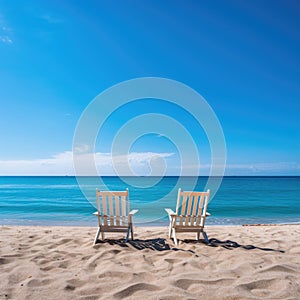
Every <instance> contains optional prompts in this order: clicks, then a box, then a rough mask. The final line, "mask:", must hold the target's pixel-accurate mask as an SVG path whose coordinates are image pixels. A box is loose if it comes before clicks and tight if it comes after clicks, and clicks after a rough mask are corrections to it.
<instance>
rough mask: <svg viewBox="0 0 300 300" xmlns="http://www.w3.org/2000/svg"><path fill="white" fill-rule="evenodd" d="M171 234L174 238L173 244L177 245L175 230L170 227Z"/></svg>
mask: <svg viewBox="0 0 300 300" xmlns="http://www.w3.org/2000/svg"><path fill="white" fill-rule="evenodd" d="M172 233H173V234H172V235H173V238H174V243H175V245H176V246H177V245H178V241H177V237H176V231H175V228H172Z"/></svg>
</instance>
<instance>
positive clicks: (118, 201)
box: [116, 196, 120, 226]
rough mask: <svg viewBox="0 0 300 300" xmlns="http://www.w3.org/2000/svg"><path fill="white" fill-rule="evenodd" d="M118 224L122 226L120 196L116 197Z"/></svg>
mask: <svg viewBox="0 0 300 300" xmlns="http://www.w3.org/2000/svg"><path fill="white" fill-rule="evenodd" d="M116 226H120V196H117V197H116Z"/></svg>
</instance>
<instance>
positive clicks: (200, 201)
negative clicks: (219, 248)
mask: <svg viewBox="0 0 300 300" xmlns="http://www.w3.org/2000/svg"><path fill="white" fill-rule="evenodd" d="M209 194H210V190H207V192H183V191H182V190H181V189H179V190H178V196H177V205H176V212H174V211H173V210H171V209H170V208H165V210H166V212H167V213H168V215H169V219H170V225H169V238H172V237H173V238H174V242H175V245H177V244H178V242H177V237H176V233H177V232H196V239H197V240H199V237H200V232H202V234H203V236H204V239H205V242H206V243H207V244H208V243H209V240H208V237H207V234H206V232H205V231H204V225H205V219H206V217H207V216H209V215H210V214H209V213H208V212H206V210H207V205H208V201H209Z"/></svg>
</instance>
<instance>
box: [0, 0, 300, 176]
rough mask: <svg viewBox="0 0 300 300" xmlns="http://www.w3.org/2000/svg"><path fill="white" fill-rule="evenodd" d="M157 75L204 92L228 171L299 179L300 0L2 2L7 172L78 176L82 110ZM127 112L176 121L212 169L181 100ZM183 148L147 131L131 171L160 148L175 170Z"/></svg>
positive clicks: (101, 145) (0, 97) (0, 98)
mask: <svg viewBox="0 0 300 300" xmlns="http://www.w3.org/2000/svg"><path fill="white" fill-rule="evenodd" d="M148 76H154V77H164V78H170V79H174V80H177V81H180V82H182V83H184V84H186V85H188V86H190V87H191V88H193V89H195V90H196V91H197V92H198V93H200V94H201V95H202V96H203V97H204V98H205V99H206V100H207V102H208V103H209V104H210V106H211V107H212V108H213V110H214V111H215V113H216V115H217V116H218V118H219V121H220V123H221V125H222V128H223V131H224V135H225V139H226V145H227V169H226V174H227V175H300V2H299V1H297V0H294V1H292V0H287V1H277V0H273V1H268V0H263V1H261V0H260V1H258V0H254V1H237V0H236V1H235V0H229V1H155V0H153V1H134V0H132V1H126V0H125V1H121V0H120V1H73V0H72V1H71V0H68V1H66V0H64V1H56V0H51V1H50V0H48V1H45V0H39V1H37V0H35V1H33V0H28V1H18V0H14V1H10V0H1V1H0V102H1V106H0V107H1V118H0V143H1V144H0V145H1V146H0V175H26V174H27V175H40V174H42V175H65V174H68V175H71V174H72V152H71V151H72V140H73V135H74V130H75V127H76V124H77V122H78V120H79V118H80V115H81V113H82V111H83V110H84V109H85V107H86V106H87V105H88V104H89V103H90V101H91V100H92V99H93V98H94V97H96V96H97V95H98V94H99V93H100V92H102V91H103V90H105V89H107V88H109V87H111V86H112V85H114V84H117V83H119V82H122V81H124V80H129V79H133V78H137V77H148ZM153 103H154V102H153ZM150 107H151V109H150ZM153 107H154V108H155V109H153ZM124 110H125V111H124V115H127V116H128V117H127V119H126V118H125V120H123V121H124V122H126V121H127V120H129V119H130V116H131V117H132V116H134V114H132V111H134V112H135V115H138V113H139V112H140V113H147V112H157V113H165V114H167V115H169V116H172V117H173V118H175V119H178V121H179V122H181V123H182V124H183V125H184V126H187V128H188V130H189V131H190V132H191V134H192V135H193V136H194V138H195V141H196V143H197V145H198V147H199V152H200V156H202V157H203V160H202V161H203V164H204V166H206V167H207V165H209V157H208V156H209V155H208V154H209V151H208V150H207V145H206V146H203V147H202V145H201V146H200V144H202V142H201V141H202V135H203V133H201V130H199V131H198V132H199V136H197V130H195V129H193V126H194V125H193V124H192V122H191V123H189V121H188V118H187V117H186V116H182V113H180V112H178V111H177V109H176V108H172V107H165V106H164V105H163V104H162V103H159V101H158V103H156V104H155V103H154V104H153V105H152V106H149V105H147V103H146V102H145V103H144V105H142V107H138V106H137V107H128V108H127V111H126V108H124ZM110 122H111V123H108V125H107V126H106V127H104V128H103V134H104V136H106V139H103V138H102V139H101V142H98V143H97V147H96V151H97V153H98V154H97V155H98V156H99V163H100V164H101V159H103V155H104V156H105V155H108V154H109V152H110V142H111V140H112V138H113V136H114V134H115V132H116V130H117V128H118V126H119V125H120V126H122V124H120V115H119V114H118V113H117V112H116V115H115V117H113V116H112V118H111V120H110ZM189 126H190V127H189ZM175 146H176V145H175ZM175 146H174V144H173V143H172V141H170V140H168V139H167V138H165V137H161V136H157V135H153V134H152V135H151V134H149V135H147V136H144V137H142V138H141V139H140V140H138V141H136V142H135V143H134V144H133V146H132V153H133V154H131V155H133V156H134V154H137V155H138V157H136V158H134V159H136V160H134V159H133V160H132V161H133V162H135V163H136V166H133V168H136V170H137V173H138V174H141V175H143V174H148V173H149V170H148V169H147V168H148V167H147V163H148V162H149V157H151V155H152V154H153V155H155V154H159V155H161V157H163V158H164V159H165V160H166V162H167V164H168V166H169V169H168V172H167V174H169V175H172V174H174V175H175V174H176V172H177V171H178V168H179V165H180V160H179V154H180V153H179V152H180V149H179V150H178V149H176V147H175ZM179 148H180V147H179ZM201 151H202V153H201ZM101 155H102V156H101ZM149 155H150V156H149ZM143 166H144V167H145V168H144V167H143ZM204 168H205V167H204ZM105 170H106V169H105ZM105 172H107V174H109V173H110V171H109V170H108V169H107V170H106V171H105Z"/></svg>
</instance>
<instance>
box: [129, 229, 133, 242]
mask: <svg viewBox="0 0 300 300" xmlns="http://www.w3.org/2000/svg"><path fill="white" fill-rule="evenodd" d="M130 232H131V240H132V241H133V226H132V225H131V226H130Z"/></svg>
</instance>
